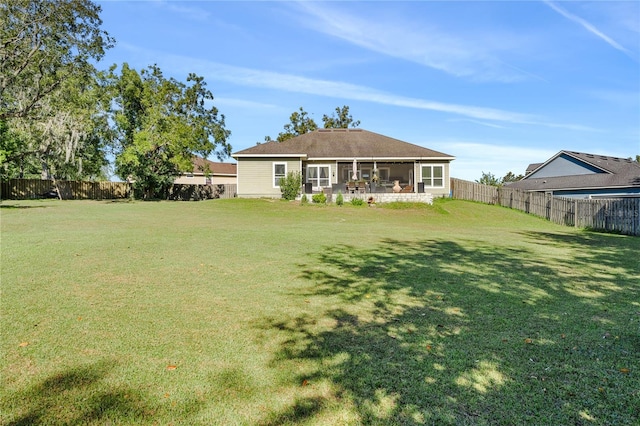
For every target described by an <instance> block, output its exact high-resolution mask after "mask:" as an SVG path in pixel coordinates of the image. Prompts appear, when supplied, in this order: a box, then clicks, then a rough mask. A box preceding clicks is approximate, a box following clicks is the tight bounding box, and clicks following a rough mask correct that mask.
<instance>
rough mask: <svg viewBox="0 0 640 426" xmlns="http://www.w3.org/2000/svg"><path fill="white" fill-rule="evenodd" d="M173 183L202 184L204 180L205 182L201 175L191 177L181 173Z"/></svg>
mask: <svg viewBox="0 0 640 426" xmlns="http://www.w3.org/2000/svg"><path fill="white" fill-rule="evenodd" d="M173 183H177V184H180V185H204V184H205V183H206V182H205V177H204V176H202V175H194V176H192V177H187V176H185V175H182V176H180V177H178V178H176V180H175V181H174V182H173Z"/></svg>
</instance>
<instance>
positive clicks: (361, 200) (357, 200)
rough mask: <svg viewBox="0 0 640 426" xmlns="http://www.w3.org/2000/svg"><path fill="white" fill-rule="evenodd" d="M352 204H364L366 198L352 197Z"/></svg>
mask: <svg viewBox="0 0 640 426" xmlns="http://www.w3.org/2000/svg"><path fill="white" fill-rule="evenodd" d="M351 205H352V206H364V200H363V199H362V198H352V199H351Z"/></svg>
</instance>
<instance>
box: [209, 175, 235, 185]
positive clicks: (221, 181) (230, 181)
mask: <svg viewBox="0 0 640 426" xmlns="http://www.w3.org/2000/svg"><path fill="white" fill-rule="evenodd" d="M211 183H213V184H214V185H235V184H236V183H238V178H237V177H235V176H217V175H214V176H213V181H212V182H211Z"/></svg>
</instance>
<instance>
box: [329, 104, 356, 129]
mask: <svg viewBox="0 0 640 426" xmlns="http://www.w3.org/2000/svg"><path fill="white" fill-rule="evenodd" d="M322 121H323V122H324V128H325V129H347V128H349V127H358V126H359V125H360V120H356V121H354V120H353V117H351V114H349V107H348V106H347V105H345V106H343V107H342V108H340V107H336V111H335V114H332V115H331V117H329V116H327V115H326V114H325V115H323V116H322Z"/></svg>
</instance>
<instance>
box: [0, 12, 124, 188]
mask: <svg viewBox="0 0 640 426" xmlns="http://www.w3.org/2000/svg"><path fill="white" fill-rule="evenodd" d="M99 12H100V7H99V6H96V5H95V4H93V3H92V2H90V1H86V0H65V1H51V0H45V1H32V0H16V1H11V2H5V3H2V4H1V5H0V22H2V23H3V25H2V26H1V27H2V30H1V33H0V34H1V35H0V37H1V39H2V40H1V43H0V59H1V61H0V64H1V65H0V106H1V107H0V121H2V122H3V124H4V125H6V126H7V128H8V129H9V132H4V134H3V138H2V140H1V141H0V152H2V154H0V157H2V158H0V160H1V164H2V174H3V176H4V177H19V176H25V175H29V174H33V173H34V172H35V170H34V168H40V167H41V168H42V174H43V175H45V176H46V175H52V176H53V177H54V178H55V177H58V178H64V179H92V178H96V177H101V176H102V175H103V169H104V167H105V165H106V164H107V161H106V156H105V152H104V150H105V144H106V139H104V136H105V129H106V128H108V123H107V121H106V119H105V115H104V110H105V108H106V107H107V106H108V104H109V101H108V99H106V98H105V96H104V91H103V90H102V89H101V88H100V87H99V84H98V83H97V79H98V74H97V72H96V70H95V67H94V65H93V64H94V62H95V61H97V60H99V59H100V58H102V56H103V55H104V51H105V49H108V48H109V47H111V46H112V43H113V40H112V39H111V38H110V37H109V36H108V34H107V33H106V32H104V31H102V30H101V29H100V25H101V24H102V21H101V20H100V18H99V16H98V14H99ZM7 136H8V138H7ZM16 141H19V144H17V145H16V144H15V142H16Z"/></svg>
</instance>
